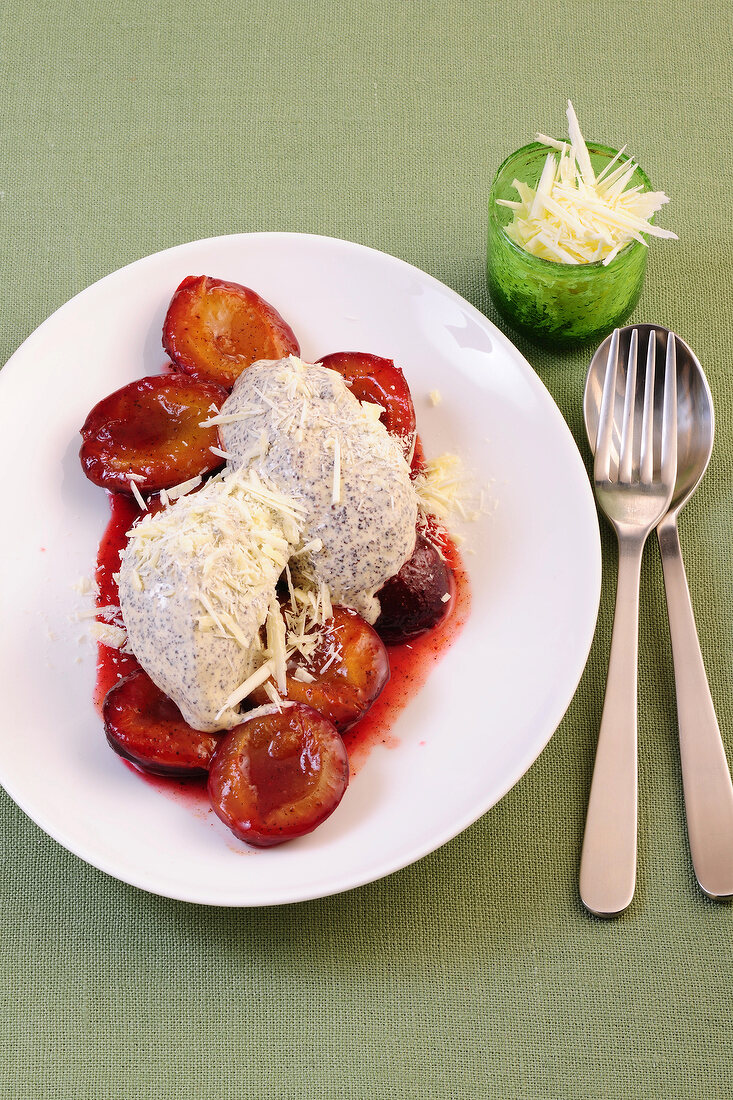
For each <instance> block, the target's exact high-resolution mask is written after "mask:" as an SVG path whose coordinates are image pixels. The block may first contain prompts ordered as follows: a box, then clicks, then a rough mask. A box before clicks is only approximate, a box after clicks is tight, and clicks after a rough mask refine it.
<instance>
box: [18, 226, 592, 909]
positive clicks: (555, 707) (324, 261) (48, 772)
mask: <svg viewBox="0 0 733 1100" xmlns="http://www.w3.org/2000/svg"><path fill="white" fill-rule="evenodd" d="M189 274H209V275H215V276H217V277H219V278H224V279H231V280H234V281H237V282H241V283H245V284H246V285H249V286H251V287H253V288H254V289H255V290H257V292H258V293H259V294H261V295H262V296H263V297H264V298H266V299H267V300H268V301H270V302H272V304H273V305H274V306H275V307H276V308H277V309H278V310H279V311H280V312H281V313H282V314H283V316H284V317H285V318H286V319H287V320H288V322H289V323H290V325H292V327H293V329H294V331H295V332H296V334H297V336H298V338H299V340H300V343H301V350H302V355H303V358H305V359H309V360H313V359H316V358H318V357H320V356H321V355H325V354H327V353H328V352H332V351H339V350H360V351H369V352H373V353H375V354H377V355H382V356H386V357H388V358H394V359H395V360H396V362H397V363H398V364H399V365H401V366H402V367H403V369H404V371H405V374H406V376H407V379H408V381H409V384H410V386H411V389H412V392H413V397H414V401H415V406H416V410H417V417H418V429H419V431H420V433H421V436H422V439H423V443H424V446H425V450H426V452H427V454H428V456H431V455H432V456H435V455H437V454H439V453H442V452H443V451H454V452H459V453H460V454H461V456H462V458H463V460H464V464H465V466H466V467H467V469H468V470H469V471H470V472H471V475H472V477H473V479H474V480H475V482H476V485H477V486H484V488H485V498H486V501H487V502H488V504H489V507H488V508H487V509H486V510H485V512H484V513H482V514H481V516H480V518H479V520H478V521H476V522H474V523H471V524H469V525H467V527H466V529H465V531H464V534H465V535H466V536H467V541H466V543H465V544H464V546H463V551H464V562H465V565H466V568H467V571H468V573H469V575H470V585H471V591H472V610H471V614H470V616H469V619H468V622H467V624H466V626H465V628H464V629H463V632H462V633H461V634H460V635H459V637H458V639H457V641H456V642H455V644H454V645H453V646H452V647H451V648H449V649H448V650H447V651H446V652H445V653H444V655H443V657H442V659H441V660H440V662H439V663H438V664H436V666H435V668H434V669H433V671H432V672H431V674H430V677H429V679H428V680H427V683H426V684H425V686H424V687H423V688H422V690H421V691H420V693H419V694H418V695H417V696H416V697H415V698H414V699H413V700H412V701H411V702H410V703H409V704H408V706H407V707H406V709H404V710H403V711H402V712H400V713H399V715H398V716H397V718H396V720H395V722H394V724H393V727H392V729H391V734H392V735H393V736H392V737H391V738H390V744H391V745H392V747H391V748H387V747H386V746H382V745H379V746H377V747H376V748H375V749H374V750H373V751H372V752H371V754H370V755H369V757H368V758H367V759H366V761H365V763H364V764H363V766H362V767H361V768H360V770H359V771H358V773H357V775H356V777H355V778H354V779H353V781H352V783H351V785H350V787H349V790H348V792H347V794H346V797H345V798H344V800H343V802H342V803H341V806H340V807H339V809H338V810H337V812H336V813H335V814H334V815H333V816H332V817H331V818H330V819H329V820H328V821H327V822H326V823H325V824H324V825H322V826H321V827H320V828H319V829H318V830H317V831H316V832H315V833H312V834H311V835H310V836H307V837H303V838H302V839H300V840H298V841H294V842H292V843H290V844H286V845H283V846H282V847H278V848H274V849H270V850H267V851H257V850H254V849H250V848H248V847H247V846H246V845H243V844H240V843H239V842H238V841H236V840H235V839H234V837H233V836H232V835H231V834H230V833H229V832H228V830H227V829H226V828H225V827H224V826H223V825H222V824H221V823H220V822H219V821H218V819H217V818H216V817H215V815H214V814H213V813H212V812H207V811H206V810H205V809H204V808H203V807H198V808H197V807H196V806H195V805H192V804H189V803H188V802H187V801H186V800H185V799H183V800H182V799H176V798H172V797H166V796H165V795H164V794H163V793H161V791H160V790H158V789H156V785H155V784H152V783H148V782H145V781H144V780H143V779H141V777H140V776H139V775H138V774H136V773H134V772H133V770H132V769H131V768H130V767H129V766H128V765H126V764H125V763H124V762H123V761H122V760H120V758H119V757H117V756H116V755H115V754H114V753H113V752H112V751H111V750H110V749H109V748H108V746H107V744H106V741H105V737H104V733H103V730H102V724H101V721H100V718H99V716H98V714H97V712H96V711H95V709H94V707H93V705H92V690H93V685H94V678H95V665H96V653H95V648H94V645H93V644H92V642H91V640H89V639H88V638H87V640H83V639H84V635H85V634H86V635H88V627H89V620H87V621H86V622H85V621H83V620H82V621H81V622H80V621H75V620H74V615H75V614H76V613H77V612H78V611H79V608H80V607H82V606H84V604H85V600H84V598H83V597H81V596H80V595H79V593H78V591H75V589H74V587H73V586H74V583H75V582H76V581H78V579H79V578H80V577H85V576H86V577H88V576H91V575H92V574H93V571H94V562H95V555H96V550H97V544H98V542H99V537H100V535H101V533H102V531H103V530H104V527H105V524H106V522H107V518H108V506H107V501H106V499H105V495H104V493H102V492H101V491H100V490H99V489H98V488H97V487H96V486H94V485H91V484H90V483H89V482H88V481H87V480H86V479H85V477H84V476H83V474H82V471H81V467H80V465H79V460H78V449H79V443H80V440H79V435H78V431H79V427H80V425H81V424H82V423H83V421H84V419H85V417H86V415H87V413H88V411H89V409H90V408H91V407H92V405H94V404H95V403H96V402H97V401H98V400H99V399H100V398H101V397H103V396H105V395H106V394H108V393H110V392H111V391H112V390H114V389H116V388H118V387H119V386H121V385H123V384H124V383H126V382H128V381H131V380H132V379H135V378H139V377H142V376H143V375H144V374H150V373H157V372H158V371H159V370H160V368H161V367H162V365H163V364H164V362H165V356H164V354H163V352H162V348H161V328H162V323H163V317H164V314H165V310H166V307H167V304H168V302H169V300H170V297H171V295H172V293H173V291H174V289H175V288H176V286H177V285H178V283H179V282H180V281H181V279H182V278H183V277H184V276H185V275H189ZM433 390H439V391H440V393H441V394H442V398H443V400H442V401H441V402H440V403H439V404H437V405H435V406H434V405H433V404H432V403H431V401H430V400H429V396H428V395H429V394H430V392H431V391H433ZM0 454H1V455H2V467H3V468H4V469H5V470H6V471H13V472H14V475H15V476H12V477H6V479H5V484H4V498H5V500H4V507H5V517H6V518H5V522H4V524H3V528H2V533H1V534H0V554H1V556H2V557H1V560H2V581H1V582H0V583H1V584H2V601H1V603H0V606H2V614H3V630H2V641H1V642H0V690H1V692H2V699H3V719H2V726H1V728H0V782H2V785H3V786H4V787H5V789H6V791H7V792H8V794H9V795H10V796H11V797H12V798H13V799H15V801H16V802H17V803H18V805H19V806H21V807H22V808H23V810H25V812H26V813H27V814H28V815H29V816H30V817H31V818H32V819H33V820H34V821H35V822H36V823H37V824H38V825H39V826H40V827H41V828H42V829H44V830H45V831H46V832H47V833H49V834H50V835H51V836H52V837H54V838H55V839H56V840H57V841H58V842H59V843H60V844H62V845H64V846H65V847H66V848H67V849H69V850H70V851H72V852H74V853H76V855H78V856H80V857H81V858H82V859H84V860H86V861H88V862H89V863H91V864H93V865H94V866H95V867H98V868H100V869H101V870H103V871H105V872H107V873H108V874H111V875H114V876H116V877H117V878H118V879H121V880H123V881H124V882H127V883H131V884H132V885H134V886H138V887H141V888H142V889H145V890H149V891H152V892H155V893H158V894H162V895H165V896H168V897H172V898H180V899H183V900H186V901H193V902H199V903H205V904H211V905H231V906H255V905H271V904H280V903H284V902H294V901H301V900H305V899H308V898H315V897H321V896H325V895H327V894H332V893H337V892H339V891H341V890H347V889H350V888H352V887H355V886H359V885H361V884H363V883H366V882H370V881H372V880H374V879H377V878H379V877H381V876H383V875H387V874H389V873H390V872H393V871H396V870H398V869H399V868H401V867H405V866H406V865H407V864H409V863H412V862H413V861H415V860H417V859H420V857H421V856H424V855H426V854H427V853H428V852H430V851H432V850H434V849H435V848H437V847H439V846H440V845H441V844H444V843H445V842H446V841H448V840H450V839H451V838H452V837H454V836H456V834H457V833H459V832H461V830H463V829H465V828H466V827H467V826H468V825H470V824H471V823H472V822H473V821H475V820H476V819H477V818H478V817H480V816H481V814H483V813H485V812H486V811H487V810H488V809H489V808H490V807H491V806H493V804H494V803H495V802H496V801H497V800H498V799H499V798H501V797H502V795H504V794H505V793H506V792H507V791H508V790H509V789H510V787H512V786H513V784H515V783H516V782H517V780H518V779H519V778H520V777H521V776H522V775H523V774H524V772H525V771H526V770H527V769H528V768H529V766H530V765H531V764H532V762H533V761H534V760H535V758H536V757H537V755H538V754H539V753H540V751H541V750H542V748H543V747H544V746H545V745H546V744H547V742H548V740H549V739H550V737H551V736H552V733H553V732H554V730H555V729H556V727H557V725H558V723H559V722H560V720H561V718H562V716H563V714H564V712H565V710H566V708H567V706H568V704H569V702H570V700H571V698H572V696H573V693H574V691H575V689H576V687H577V684H578V681H579V679H580V676H581V673H582V671H583V667H584V665H585V661H586V658H587V655H588V650H589V648H590V643H591V639H592V636H593V631H594V628H595V622H596V615H597V611H598V600H599V593H600V572H601V565H600V542H599V535H598V522H597V518H596V510H595V505H594V502H593V497H592V494H591V490H590V486H589V482H588V478H587V476H586V473H585V469H584V467H583V463H582V461H581V458H580V455H579V453H578V450H577V448H576V446H575V443H574V442H573V439H572V436H571V434H570V432H569V430H568V428H567V426H566V424H565V422H564V420H563V418H562V416H561V415H560V413H559V411H558V409H557V407H556V406H555V404H554V403H553V401H552V399H551V398H550V396H549V394H548V393H547V391H546V389H545V388H544V386H543V385H542V383H541V382H540V380H539V378H538V377H537V375H536V374H535V373H534V371H533V370H532V369H531V367H530V366H529V364H528V363H527V362H526V360H525V359H524V358H523V357H522V356H521V355H520V353H519V352H518V351H517V350H516V348H514V347H513V345H512V344H511V343H510V342H509V341H508V340H507V339H506V337H505V336H503V335H502V334H501V333H500V332H499V330H498V329H497V328H496V327H495V326H494V325H492V324H491V323H490V322H489V321H488V320H487V319H486V318H485V317H484V316H483V315H482V314H480V313H479V312H478V311H477V310H476V309H474V307H473V306H471V305H469V303H468V302H466V301H464V300H463V299H462V298H460V297H459V296H458V295H457V294H456V293H454V292H453V291H452V290H450V289H449V288H448V287H446V286H443V285H442V284H441V283H439V282H437V281H436V280H435V279H433V278H432V277H431V276H429V275H426V274H425V273H424V272H422V271H419V270H418V269H417V268H414V267H411V266H410V265H409V264H406V263H404V262H403V261H401V260H398V259H395V258H393V257H391V256H387V255H385V254H384V253H381V252H377V251H374V250H373V249H370V248H366V247H364V246H362V245H358V244H351V243H349V242H347V241H341V240H335V239H332V238H327V237H317V236H309V235H305V234H296V233H254V234H242V235H237V236H228V237H218V238H213V239H211V240H203V241H195V242H192V243H190V244H185V245H180V246H178V247H176V248H171V249H168V250H167V251H165V252H161V253H158V254H156V255H153V256H148V257H146V258H145V259H142V260H139V261H137V262H136V263H133V264H131V265H129V266H128V267H125V268H122V269H121V270H120V271H116V272H114V274H112V275H109V276H107V277H106V278H104V279H102V280H101V281H100V282H98V283H95V284H94V285H93V286H91V287H89V288H88V289H87V290H85V291H83V292H82V293H81V294H79V295H77V297H75V298H74V299H72V301H70V302H68V303H67V304H66V305H65V306H63V307H62V308H61V309H59V310H58V311H57V312H56V313H54V314H53V316H51V317H50V318H49V319H48V320H47V321H45V322H44V324H42V325H41V326H40V328H38V329H37V330H36V332H34V333H33V334H32V335H31V336H30V337H29V338H28V340H26V342H25V343H24V344H23V345H22V347H21V348H20V349H19V350H18V351H17V352H16V353H15V355H14V356H13V357H12V359H11V360H10V361H9V362H8V364H7V365H6V366H5V368H4V369H3V371H2V373H1V374H0ZM19 457H22V467H20V466H19ZM538 471H539V472H540V473H539V476H538ZM486 486H488V488H486ZM86 606H91V601H90V598H89V597H86Z"/></svg>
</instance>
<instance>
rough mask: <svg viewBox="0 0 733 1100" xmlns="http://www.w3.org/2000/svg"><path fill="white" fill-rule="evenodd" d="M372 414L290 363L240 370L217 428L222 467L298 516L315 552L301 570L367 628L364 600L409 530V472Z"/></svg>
mask: <svg viewBox="0 0 733 1100" xmlns="http://www.w3.org/2000/svg"><path fill="white" fill-rule="evenodd" d="M379 413H380V410H379V407H378V406H376V405H372V406H368V405H362V404H360V403H359V401H358V400H357V399H356V398H355V397H354V395H353V394H352V393H351V391H350V390H349V388H348V387H347V385H346V383H345V382H344V380H343V378H342V377H341V375H339V374H337V373H336V371H332V370H329V369H327V368H325V367H322V366H319V365H318V364H315V365H311V364H307V363H303V362H302V361H301V360H300V359H297V358H295V356H290V357H288V358H287V359H279V360H260V361H259V362H257V363H253V364H252V366H251V367H248V368H247V370H245V371H244V372H243V373H242V374H241V375H240V376H239V378H238V379H237V381H236V383H235V385H234V389H233V390H232V393H231V395H230V396H229V397H228V398H227V400H226V401H225V402H224V405H223V406H222V408H221V415H220V417H218V418H217V420H218V421H219V425H220V426H219V434H220V436H221V439H222V443H223V446H224V449H225V450H226V452H227V454H228V455H230V458H229V460H228V461H229V463H230V465H232V466H233V467H235V468H241V467H246V468H249V469H254V470H256V471H257V472H258V473H259V474H260V476H262V477H263V478H265V479H267V480H268V481H269V482H271V483H272V484H273V485H274V486H275V487H276V488H277V489H278V490H279V491H280V492H281V493H283V494H285V495H286V496H287V497H291V498H292V499H293V500H295V501H297V503H298V504H299V505H300V506H301V507H302V509H303V513H304V519H303V524H302V531H301V535H302V539H303V543H304V544H305V545H307V544H308V543H313V542H315V547H313V548H312V549H311V550H310V551H309V552H308V553H307V554H306V555H303V558H302V559H301V560H303V561H305V563H306V564H307V565H308V566H309V567H310V569H311V570H312V572H313V574H314V575H315V578H316V579H317V580H318V581H323V582H325V583H326V584H327V585H328V588H329V590H330V593H331V599H332V601H333V603H338V604H344V605H346V606H347V607H353V608H354V609H355V610H356V611H358V612H359V613H360V614H361V615H363V616H364V618H365V619H367V621H368V622H372V623H373V622H374V621H375V620H376V618H377V617H378V615H379V602H378V600H377V599H376V598H375V596H374V593H375V592H377V591H378V590H379V589H380V588H381V587H382V585H383V584H384V582H385V581H386V580H388V579H389V578H390V577H393V576H394V575H395V574H396V573H398V572H399V570H400V569H401V567H402V566H403V565H404V563H405V562H406V561H407V559H408V558H409V557H410V555H411V554H412V551H413V550H414V547H415V523H416V520H417V496H416V494H415V490H414V487H413V485H412V482H411V480H410V469H409V466H408V464H407V462H406V461H405V457H404V454H403V453H402V448H401V446H400V443H399V441H398V440H397V439H395V437H394V436H391V435H390V434H389V432H388V431H387V430H386V428H385V427H384V425H383V424H381V423H380V422H379ZM297 561H298V559H297V558H296V559H294V563H293V564H295V563H297Z"/></svg>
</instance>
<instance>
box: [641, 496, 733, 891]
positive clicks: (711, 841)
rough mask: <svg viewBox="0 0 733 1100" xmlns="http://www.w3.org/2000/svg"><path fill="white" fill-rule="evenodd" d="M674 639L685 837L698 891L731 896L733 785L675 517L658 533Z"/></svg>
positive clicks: (732, 889) (670, 624)
mask: <svg viewBox="0 0 733 1100" xmlns="http://www.w3.org/2000/svg"><path fill="white" fill-rule="evenodd" d="M657 537H658V539H659V549H660V551H661V554H662V566H663V569H664V587H665V590H666V593H667V610H668V614H669V630H670V636H671V638H672V657H673V659H674V676H675V688H676V693H677V723H678V726H679V737H680V760H681V763H682V785H683V788H684V794H685V813H686V815H687V834H688V836H689V839H690V852H691V855H692V863H693V866H694V868H695V875H696V876H697V881H698V883H699V884H700V889H701V890H702V891H703V892H704V893H705V894H707V895H708V897H711V898H717V899H720V900H729V899H730V898H731V897H733V783H731V777H730V771H729V770H728V762H727V760H726V757H725V749H724V747H723V742H722V739H721V736H720V729H719V727H718V720H717V718H716V716H715V708H714V706H713V700H712V697H711V695H710V688H709V686H708V680H707V676H706V675H705V666H704V664H703V660H702V653H701V652H700V642H699V640H698V636H697V628H696V626H695V616H694V614H693V610H692V603H691V602H690V591H689V588H688V585H687V576H686V575H685V566H684V563H683V561H682V552H681V550H680V540H679V535H678V532H677V522H676V518H675V517H674V516H672V515H669V516H667V517H666V518H665V519H664V520H662V522H661V523H660V524H659V526H658V528H657Z"/></svg>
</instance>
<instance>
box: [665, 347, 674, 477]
mask: <svg viewBox="0 0 733 1100" xmlns="http://www.w3.org/2000/svg"><path fill="white" fill-rule="evenodd" d="M676 470H677V341H676V340H675V337H674V333H670V334H669V336H668V337H667V354H666V356H665V360H664V407H663V412H662V478H663V480H671V481H672V482H674V480H675V477H676Z"/></svg>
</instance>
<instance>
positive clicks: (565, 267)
mask: <svg viewBox="0 0 733 1100" xmlns="http://www.w3.org/2000/svg"><path fill="white" fill-rule="evenodd" d="M554 140H556V141H560V142H563V143H564V144H565V145H567V146H569V145H570V141H569V139H568V138H556V139H554ZM586 146H587V147H588V151H589V152H590V153H597V154H602V155H608V156H609V157H610V159H613V157H615V156H616V155H617V154H618V153H619V152H620V150H619V149H614V148H613V146H611V145H602V144H601V143H600V142H598V141H587V142H586ZM550 150H551V146H549V145H545V144H544V142H541V141H530V142H528V143H527V144H526V145H522V146H520V148H519V149H515V150H514V152H513V153H510V154H509V156H508V157H505V158H504V160H503V161H502V162H501V164H500V165H499V167H498V168H497V170H496V173H495V174H494V178H493V180H492V182H491V188H490V190H489V219H490V221H491V222H492V223H493V224H494V225H495V226H496V228H497V229H498V230H499V232H500V233H501V236H502V240H503V241H504V242H505V243H506V244H507V245H509V247H510V248H511V250H512V251H513V252H516V254H517V255H518V256H521V257H523V258H524V259H525V260H526V262H527V263H529V264H530V265H534V266H536V267H537V268H538V270H541V269H544V270H546V271H548V272H549V271H554V272H556V273H557V272H558V271H562V272H566V273H568V274H570V273H571V272H572V274H573V275H574V277H575V278H577V277H578V276H579V275H580V273H581V272H583V271H599V270H600V269H603V270H604V271H608V270H609V268H613V267H616V266H617V265H618V264H620V262H622V261H623V259H624V257H627V256H628V255H629V253H631V252H635V251H638V250H639V249H640V248H647V247H648V245H643V244H641V243H640V242H639V241H633V240H632V241H629V243H628V244H627V245H624V247H623V248H622V249H621V251H620V252H619V253H618V254H617V255H616V256H614V258H613V259H612V260H611V262H610V264H604V263H603V260H593V261H591V262H589V263H586V264H564V263H562V262H560V261H558V260H546V259H545V258H544V256H535V255H534V253H533V252H528V251H527V250H526V248H522V246H521V245H520V244H517V242H516V241H513V240H512V238H511V237H510V236H509V235H508V233H507V232H506V229H505V227H504V226H503V225H502V224H501V222H500V221H499V215H498V213H497V208H496V206H497V204H496V199H495V198H494V190H495V188H496V184H497V181H498V180H499V178H500V176H501V175H502V173H503V172H504V171H505V169H506V168H508V167H509V165H510V164H511V162H512V161H513V160H515V159H516V158H519V157H520V156H521V155H522V154H527V153H529V152H532V153H534V152H540V151H544V152H545V154H546V153H548V152H549V151H550ZM628 159H629V160H633V159H634V158H633V157H629V158H628ZM636 171H637V172H639V173H640V174H641V177H642V182H643V184H644V190H645V191H651V189H652V184H651V180H650V179H649V177H648V176H647V174H646V172H645V171H644V169H643V168H642V167H641V165H640V164H639V163H638V161H637V164H636Z"/></svg>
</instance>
